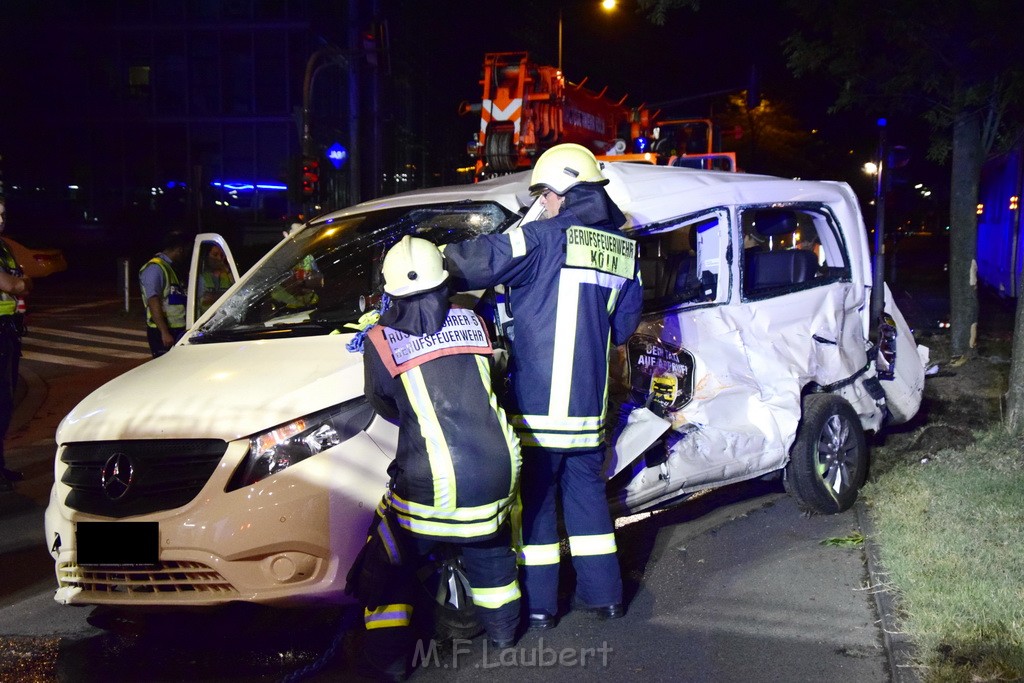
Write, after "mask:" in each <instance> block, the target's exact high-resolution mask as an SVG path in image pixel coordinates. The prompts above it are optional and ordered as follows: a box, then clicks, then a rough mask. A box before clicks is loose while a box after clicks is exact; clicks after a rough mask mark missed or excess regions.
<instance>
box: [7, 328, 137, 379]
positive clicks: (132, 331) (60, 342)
mask: <svg viewBox="0 0 1024 683" xmlns="http://www.w3.org/2000/svg"><path fill="white" fill-rule="evenodd" d="M47 321H48V322H49V323H50V325H51V326H49V327H48V326H46V325H45V324H44V325H37V324H31V323H30V324H29V328H28V334H26V335H25V336H24V337H23V338H22V340H21V344H22V352H21V357H22V359H23V360H26V361H35V362H38V363H48V364H54V365H63V366H65V367H78V368H101V367H104V366H106V365H109V364H111V363H115V362H119V361H124V360H146V359H149V358H151V357H152V354H151V353H150V351H149V342H148V341H147V339H146V331H145V329H144V328H143V329H140V328H139V327H138V326H136V325H132V326H131V327H118V326H117V325H116V324H114V325H110V324H107V325H102V324H101V325H95V324H92V325H90V324H74V323H73V324H71V325H69V326H68V327H67V328H61V327H57V326H53V325H59V322H58V321H57V320H56V319H52V318H49V319H47ZM39 322H42V320H41V319H40V320H39ZM82 322H83V323H85V321H82ZM97 322H98V321H97Z"/></svg>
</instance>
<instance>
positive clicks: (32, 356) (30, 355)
mask: <svg viewBox="0 0 1024 683" xmlns="http://www.w3.org/2000/svg"><path fill="white" fill-rule="evenodd" d="M21 358H22V360H35V361H39V362H41V363H56V364H57V365H75V366H77V367H80V368H102V367H103V366H104V365H107V363H103V362H100V361H96V360H86V359H85V358H74V357H72V356H54V355H53V354H50V353H37V352H35V351H25V350H22V352H21Z"/></svg>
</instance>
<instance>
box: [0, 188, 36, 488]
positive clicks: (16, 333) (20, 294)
mask: <svg viewBox="0 0 1024 683" xmlns="http://www.w3.org/2000/svg"><path fill="white" fill-rule="evenodd" d="M5 209H6V207H5V205H4V200H3V197H0V232H3V226H4V211H5ZM31 290H32V279H31V278H27V277H25V276H24V273H22V271H21V267H20V266H19V265H18V263H17V261H15V260H14V256H13V255H12V254H11V250H10V249H8V248H7V244H6V243H5V242H4V241H3V240H0V491H10V490H11V489H12V488H13V483H14V482H16V481H21V480H22V478H23V475H22V474H21V472H17V471H15V470H12V469H10V468H8V467H7V462H6V460H4V441H6V438H7V428H8V427H9V426H10V425H11V416H12V415H13V414H14V388H15V387H16V386H17V384H18V361H19V359H20V358H21V336H22V334H24V332H25V314H24V308H25V306H24V303H25V302H24V296H25V295H26V294H28V293H29V292H30V291H31Z"/></svg>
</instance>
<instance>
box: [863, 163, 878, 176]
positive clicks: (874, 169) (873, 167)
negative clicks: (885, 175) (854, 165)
mask: <svg viewBox="0 0 1024 683" xmlns="http://www.w3.org/2000/svg"><path fill="white" fill-rule="evenodd" d="M863 168H864V172H865V173H867V174H868V175H877V174H878V164H876V163H875V162H873V161H869V162H867V163H866V164H864V166H863Z"/></svg>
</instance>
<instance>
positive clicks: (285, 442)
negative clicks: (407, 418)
mask: <svg viewBox="0 0 1024 683" xmlns="http://www.w3.org/2000/svg"><path fill="white" fill-rule="evenodd" d="M371 420H373V408H371V407H370V404H369V402H367V400H366V398H365V397H360V398H357V399H354V400H352V401H348V402H346V403H342V404H341V405H337V406H334V407H332V408H328V409H327V410H323V411H320V412H318V413H313V414H312V415H307V416H306V417H300V418H299V419H297V420H292V421H291V422H288V423H287V424H283V425H279V426H277V427H274V428H273V429H271V430H268V431H266V432H263V433H261V434H256V435H254V436H252V437H250V439H249V452H248V453H246V455H245V458H244V459H243V460H242V462H241V464H240V465H239V466H238V469H237V470H235V473H234V475H232V477H231V481H229V482H228V485H227V488H226V489H225V490H226V491H234V490H235V489H240V488H242V487H245V486H251V485H252V484H255V483H256V482H258V481H260V480H261V479H266V478H267V477H269V476H271V475H274V474H277V473H278V472H280V471H281V470H284V469H287V468H288V467H291V466H292V465H294V464H295V463H297V462H302V461H303V460H305V459H306V458H309V457H311V456H314V455H316V454H317V453H319V452H321V451H324V450H327V449H328V448H331V447H332V446H337V445H338V444H340V443H342V442H343V441H347V440H348V439H350V438H352V437H353V436H355V435H356V434H358V433H359V432H361V431H363V430H364V429H366V428H367V427H369V426H370V421H371Z"/></svg>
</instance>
